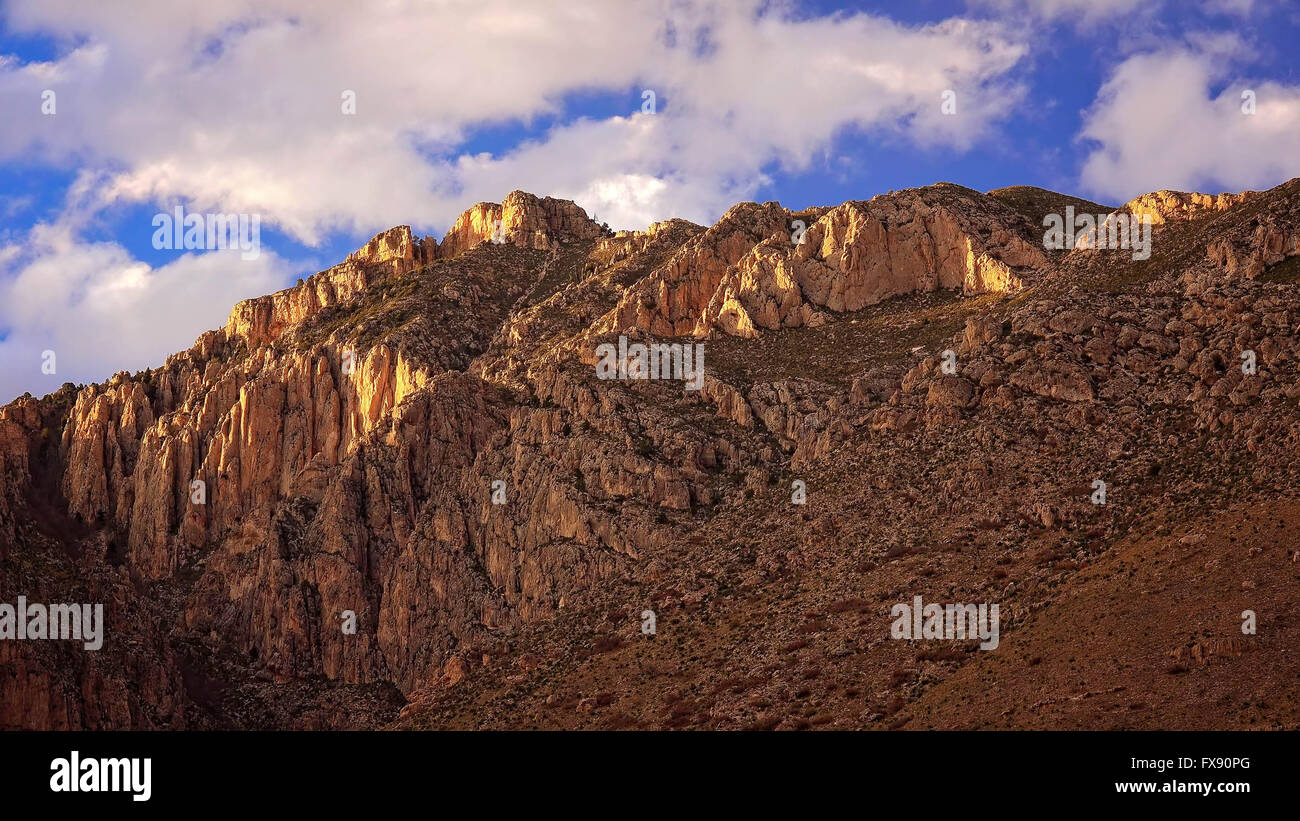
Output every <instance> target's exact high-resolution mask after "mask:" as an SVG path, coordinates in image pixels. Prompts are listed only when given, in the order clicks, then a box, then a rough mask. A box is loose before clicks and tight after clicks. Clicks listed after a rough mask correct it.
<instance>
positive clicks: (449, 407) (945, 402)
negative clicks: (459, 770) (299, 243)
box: [0, 180, 1300, 729]
mask: <svg viewBox="0 0 1300 821" xmlns="http://www.w3.org/2000/svg"><path fill="white" fill-rule="evenodd" d="M1067 205H1072V206H1073V207H1074V208H1075V209H1076V210H1078V209H1086V210H1087V211H1088V212H1090V213H1097V214H1104V213H1108V212H1109V211H1110V210H1111V209H1110V208H1108V207H1104V206H1100V205H1097V204H1095V203H1090V202H1088V201H1086V200H1081V199H1077V198H1074V197H1068V196H1066V195H1061V194H1055V193H1054V192H1048V191H1043V190H1041V189H1031V188H1028V187H1016V188H1008V189H999V190H997V191H993V192H989V193H988V194H983V193H980V192H977V191H974V190H972V189H968V188H964V187H962V186H959V185H953V184H950V183H939V184H936V185H933V186H927V187H925V188H920V189H909V190H905V191H897V192H890V193H888V194H884V195H880V196H876V197H873V198H872V199H870V200H863V201H851V202H846V203H843V204H841V205H838V206H835V207H830V208H818V209H810V210H807V211H804V212H799V213H797V214H796V213H794V212H791V211H789V210H787V209H785V208H783V207H782V206H780V205H779V204H778V203H772V202H769V203H762V204H758V203H742V204H739V205H736V206H734V207H733V208H731V209H730V210H729V211H728V212H727V213H726V214H725V215H723V217H722V218H721V219H720V220H718V222H717V223H715V224H713V225H711V226H700V225H696V224H693V223H690V222H687V221H684V220H668V221H665V222H660V223H655V224H654V225H651V226H649V227H648V228H647V230H645V231H643V232H620V233H617V234H614V233H611V232H609V231H607V230H606V229H604V228H603V227H602V226H600V225H598V224H596V223H595V222H593V221H592V220H590V219H588V217H587V215H586V214H585V213H584V212H583V211H582V209H580V208H579V207H578V206H576V205H575V204H573V203H571V202H568V201H563V200H556V199H552V198H542V197H536V196H533V195H530V194H526V193H523V192H513V193H511V194H510V195H509V196H508V197H506V198H505V200H503V202H502V203H499V204H497V203H481V204H479V205H476V206H475V207H474V208H472V209H470V210H469V211H466V212H465V214H464V215H462V216H461V218H460V219H459V220H458V221H457V222H456V224H455V225H454V226H453V228H452V229H451V230H450V231H449V232H448V234H447V236H446V237H444V238H443V239H442V240H441V242H439V241H436V240H434V239H433V238H429V237H425V238H418V237H415V236H413V235H412V234H411V231H410V229H409V228H406V227H404V226H403V227H397V228H393V229H391V230H389V231H386V232H384V233H383V234H380V235H379V236H377V237H376V238H375V239H374V240H372V241H371V242H370V243H368V244H367V245H366V246H365V247H363V248H362V249H360V250H359V251H358V252H357V253H355V254H353V255H351V256H350V257H349V258H348V259H347V260H345V261H343V262H341V263H340V264H339V265H337V266H335V267H333V268H330V269H329V270H326V271H322V272H320V273H318V274H316V275H314V276H312V277H310V278H308V279H306V280H305V281H303V282H302V283H301V284H300V285H298V286H296V287H294V288H290V289H287V290H285V291H281V292H279V293H276V294H272V295H269V296H264V297H259V298H257V299H251V300H247V301H245V302H242V303H240V304H239V305H237V306H235V307H234V309H233V310H232V312H231V315H230V319H229V321H228V322H227V324H226V325H225V326H224V327H223V328H219V329H215V330H212V331H209V332H207V333H205V334H203V335H202V336H200V337H199V339H198V340H197V341H196V343H195V345H194V347H192V348H191V349H190V350H188V351H184V352H180V353H177V354H175V355H173V356H172V357H170V358H168V359H167V361H166V362H165V363H164V364H163V365H162V366H161V367H159V368H156V369H153V370H150V371H146V372H142V373H139V374H135V375H131V374H126V373H119V374H117V375H114V376H113V377H112V378H110V379H109V380H107V381H106V382H103V383H100V384H95V385H89V386H86V387H85V388H83V389H80V390H77V389H76V388H75V387H74V386H65V388H63V389H62V390H60V391H58V392H56V393H53V394H51V395H49V396H46V397H44V398H40V399H37V398H31V397H24V398H21V399H19V400H16V401H15V402H13V403H11V404H9V405H7V406H5V407H4V408H3V409H0V601H3V602H13V601H14V600H16V598H17V597H18V596H20V595H22V596H26V598H27V599H28V600H30V601H46V602H64V601H67V602H72V601H77V602H89V601H94V602H103V603H104V604H105V611H106V620H107V638H106V640H105V644H104V647H103V649H102V650H99V651H95V652H84V651H82V649H81V647H80V645H77V644H72V643H67V642H62V643H60V642H30V641H29V642H8V641H6V642H0V728H4V729H17V728H36V729H48V728H89V729H105V728H166V729H179V728H267V727H273V728H326V727H345V728H372V727H394V728H404V729H413V728H488V727H491V728H523V727H538V728H647V729H650V728H727V729H739V728H781V729H800V728H810V727H828V728H879V729H898V728H907V729H914V728H967V727H972V728H974V727H1005V728H1044V727H1062V728H1066V727H1069V728H1075V727H1080V728H1083V727H1089V728H1093V727H1096V728H1101V727H1105V728H1121V727H1123V728H1153V729H1154V728H1214V729H1239V728H1290V729H1295V728H1297V727H1300V719H1298V718H1297V716H1298V712H1297V711H1298V709H1300V704H1298V703H1297V694H1296V692H1295V688H1294V682H1295V680H1296V677H1297V675H1298V674H1300V668H1297V664H1298V663H1300V652H1298V651H1300V643H1298V640H1300V634H1297V632H1296V630H1297V626H1296V624H1295V622H1294V619H1293V618H1292V617H1291V614H1292V613H1294V612H1296V609H1297V605H1298V604H1300V585H1297V584H1296V581H1297V579H1300V563H1298V561H1297V559H1298V557H1300V551H1297V546H1296V545H1294V544H1292V543H1291V542H1290V541H1289V540H1288V538H1287V534H1289V533H1290V532H1292V530H1293V529H1294V527H1295V526H1296V525H1297V524H1300V504H1298V503H1297V499H1296V493H1295V490H1294V489H1295V488H1296V487H1297V472H1298V468H1297V467H1296V460H1295V458H1294V454H1296V453H1297V452H1300V439H1298V437H1300V427H1297V425H1298V423H1300V413H1298V412H1297V407H1296V400H1297V399H1300V372H1298V371H1297V362H1300V336H1297V335H1296V332H1295V323H1296V319H1297V317H1300V293H1298V292H1297V290H1296V284H1295V283H1296V280H1297V277H1296V275H1295V271H1296V270H1297V268H1296V266H1297V264H1298V263H1297V260H1296V256H1297V253H1298V252H1300V180H1292V181H1291V182H1289V183H1286V184H1284V185H1282V186H1279V187H1277V188H1275V189H1272V190H1270V191H1266V192H1258V193H1247V194H1242V195H1220V196H1217V197H1211V196H1205V195H1199V194H1183V193H1179V192H1168V191H1161V192H1155V193H1152V194H1148V195H1145V196H1144V197H1140V198H1138V199H1136V200H1134V201H1133V202H1131V203H1128V204H1127V205H1126V206H1123V208H1124V210H1125V211H1127V212H1129V213H1133V214H1136V215H1149V216H1151V217H1152V222H1153V223H1154V227H1153V234H1152V243H1151V256H1150V258H1149V259H1145V260H1137V259H1134V258H1133V255H1131V254H1130V252H1129V251H1128V250H1110V249H1100V250H1098V249H1090V248H1076V249H1074V250H1062V251H1052V250H1045V249H1044V245H1043V231H1044V229H1043V227H1042V226H1043V222H1042V218H1043V216H1044V215H1045V214H1046V213H1050V212H1054V211H1056V210H1058V209H1059V210H1063V209H1064V208H1065V206H1067ZM796 219H797V220H801V221H803V222H804V223H805V224H806V225H805V230H804V231H803V232H802V233H801V235H800V236H799V237H798V240H797V241H796V238H795V237H793V236H792V226H791V223H792V222H793V221H794V220H796ZM498 222H499V223H500V231H499V232H498V231H497V229H496V224H497V223H498ZM620 337H623V338H624V339H623V341H622V343H620ZM653 342H659V343H676V344H679V345H683V346H703V351H704V353H703V371H702V380H701V382H700V384H699V385H698V389H691V388H690V387H684V385H683V380H680V379H673V378H668V379H649V380H637V379H603V378H600V376H599V372H600V367H601V361H602V354H601V350H602V348H601V346H603V345H608V346H611V347H617V346H619V345H620V344H622V345H623V346H624V348H626V347H627V346H628V345H635V344H637V343H644V344H649V343H653ZM696 350H699V349H698V347H697V348H696ZM1243 352H1251V353H1252V354H1253V357H1254V358H1253V361H1254V363H1255V368H1254V370H1253V372H1251V373H1246V372H1245V371H1244V369H1243V368H1242V367H1241V365H1242V363H1243V361H1244V360H1243V358H1242V355H1243ZM697 362H698V360H697ZM1098 480H1100V481H1101V482H1104V483H1105V489H1106V498H1105V504H1097V503H1095V502H1094V500H1095V498H1096V496H1095V492H1096V488H1097V485H1096V482H1097V481H1098ZM196 481H198V482H201V483H202V485H201V487H202V491H203V492H202V494H201V498H202V502H201V503H196V502H195V501H194V500H195V498H196V497H195V494H194V488H195V485H194V484H192V483H194V482H196ZM796 482H802V483H804V485H805V486H806V502H805V503H803V504H795V503H794V502H792V494H793V493H795V492H796V491H795V490H794V484H795V483H796ZM914 596H922V597H923V598H924V599H925V600H926V601H927V602H949V603H951V602H986V603H996V604H998V606H999V608H1000V614H1001V615H1000V619H1001V621H1000V631H1001V638H1000V643H999V645H998V647H997V648H996V649H991V650H981V649H978V646H977V645H978V644H979V642H978V640H966V641H957V642H953V641H942V640H924V639H913V640H897V639H893V638H891V637H890V629H891V622H892V621H893V619H892V617H891V608H893V607H894V606H895V605H896V604H898V603H902V602H911V601H912V600H913V597H914ZM647 610H648V611H652V613H653V614H654V622H655V632H654V633H653V635H651V634H647V633H644V632H643V629H642V628H643V624H644V623H645V616H644V613H645V611H647ZM1245 610H1251V611H1254V612H1255V613H1256V614H1257V619H1258V627H1257V632H1256V633H1254V634H1243V632H1242V630H1241V625H1242V613H1243V611H1245ZM347 611H350V612H351V613H353V614H355V617H356V630H355V632H348V631H347V630H345V629H344V624H345V623H346V622H347V621H348V617H347V616H346V615H345V614H346V612H347Z"/></svg>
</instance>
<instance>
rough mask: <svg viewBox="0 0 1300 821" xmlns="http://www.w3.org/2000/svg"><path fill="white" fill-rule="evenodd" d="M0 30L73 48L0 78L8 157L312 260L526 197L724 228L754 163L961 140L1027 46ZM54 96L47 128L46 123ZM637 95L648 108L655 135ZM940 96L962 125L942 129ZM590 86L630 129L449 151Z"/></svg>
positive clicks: (494, 1)
mask: <svg viewBox="0 0 1300 821" xmlns="http://www.w3.org/2000/svg"><path fill="white" fill-rule="evenodd" d="M123 5H126V6H128V7H131V8H130V9H129V10H128V9H125V8H123ZM8 22H9V25H10V26H12V27H14V28H16V29H18V30H21V31H29V32H42V33H53V34H55V35H57V36H60V37H64V38H67V40H68V42H77V43H80V44H81V45H79V46H78V47H77V48H75V49H73V50H71V51H70V52H69V53H68V54H66V55H65V56H63V57H61V58H60V59H58V60H57V61H54V62H52V63H39V64H22V65H18V64H15V63H13V62H12V61H11V62H10V63H8V64H6V65H4V66H0V104H3V105H4V106H5V107H7V108H8V107H12V108H13V110H30V111H31V112H32V116H29V117H20V118H18V119H17V121H16V122H15V123H13V127H12V128H7V129H6V131H5V134H4V135H3V136H0V158H5V157H8V158H13V157H19V156H25V155H29V154H31V153H32V152H38V153H39V154H40V155H41V156H42V157H44V158H47V159H51V160H59V159H67V158H74V157H75V158H80V159H83V160H85V161H89V162H92V163H96V164H98V165H100V166H102V167H105V168H112V169H114V170H115V173H114V174H113V175H112V177H111V179H109V180H108V181H107V182H106V183H105V185H104V186H103V188H102V190H101V191H100V192H99V193H100V196H101V198H102V199H103V200H104V202H106V203H111V202H115V201H122V200H128V201H154V202H162V201H170V200H173V199H177V198H182V199H186V200H187V201H189V202H191V203H192V204H193V206H194V207H195V208H197V209H203V210H214V209H218V208H219V209H221V210H226V211H239V212H257V213H261V214H262V215H263V218H264V220H266V221H267V222H269V223H275V224H277V225H279V226H281V227H283V228H284V229H285V230H287V231H288V232H290V233H291V234H292V235H293V236H295V237H296V238H299V239H301V240H303V241H305V242H307V243H315V242H317V241H318V240H319V239H320V238H321V237H322V235H323V232H325V231H328V230H330V229H342V230H344V231H349V232H354V233H366V232H373V231H377V230H381V229H383V228H385V227H388V226H390V225H392V224H396V223H401V222H413V223H415V224H416V227H417V228H421V229H426V230H433V229H437V230H445V228H446V227H447V226H448V224H449V223H450V222H451V221H452V220H453V219H454V218H455V216H456V214H458V213H459V212H460V211H461V210H463V209H464V208H465V207H467V206H468V205H471V204H472V203H473V201H475V200H476V199H499V198H500V197H501V196H503V195H504V194H505V193H506V192H508V191H510V190H511V189H513V188H517V187H523V188H528V189H530V190H535V191H536V193H542V194H553V193H555V194H569V195H572V196H577V197H592V198H593V199H592V200H591V201H589V202H584V203H581V204H584V205H589V206H591V207H593V208H596V209H598V210H601V211H603V212H604V213H605V214H606V215H607V216H608V217H609V218H610V222H611V224H614V225H616V227H639V224H644V221H645V220H646V219H647V218H651V217H652V218H662V217H666V216H670V215H674V214H677V213H692V214H695V215H696V216H699V217H705V216H708V215H709V214H712V215H713V216H716V212H717V210H718V209H719V208H720V207H725V205H726V204H730V203H729V202H728V200H729V199H734V197H735V196H736V195H738V194H739V195H744V194H746V193H751V192H753V191H754V190H756V188H757V187H758V186H759V185H761V184H762V182H763V181H764V176H763V171H764V168H766V167H768V166H770V165H772V164H773V163H776V164H779V165H780V166H782V167H791V168H800V167H803V166H804V165H805V164H806V163H807V162H808V161H809V159H810V158H811V157H812V156H814V155H815V154H816V153H817V152H819V151H820V150H822V149H823V148H824V146H825V145H826V144H827V143H828V142H829V141H831V140H832V139H833V138H834V137H835V135H836V134H837V133H839V132H841V131H842V130H843V129H848V128H858V129H880V130H882V131H888V132H892V133H897V134H898V135H901V136H902V137H904V138H906V139H910V140H914V141H918V142H922V143H926V144H931V145H938V146H952V147H956V148H958V149H965V148H969V147H970V146H971V145H972V144H973V142H974V141H976V140H978V139H980V138H981V137H984V136H986V135H987V134H988V131H989V127H990V124H991V123H992V122H993V121H994V120H995V119H997V118H999V117H1001V116H1004V115H1005V112H1006V111H1007V110H1008V103H1014V101H1015V100H1016V99H1017V98H1018V96H1019V90H1018V88H1017V87H1016V86H1015V84H1014V83H1012V82H1011V81H1009V80H1008V79H1007V75H1008V72H1009V71H1010V69H1011V68H1012V67H1013V66H1014V65H1015V63H1016V62H1017V61H1018V60H1019V59H1020V58H1021V57H1022V56H1023V54H1024V48H1023V46H1021V45H1020V44H1018V43H1015V42H1012V41H1009V40H1008V39H1007V38H1006V37H1005V36H1003V35H1002V34H1001V32H1000V29H999V28H998V27H997V26H996V25H995V24H993V23H987V22H985V23H972V22H964V21H959V20H953V21H948V22H945V23H941V24H937V25H931V26H924V27H908V26H902V25H899V24H896V23H893V22H891V21H890V20H888V19H885V18H881V17H874V16H868V15H865V14H854V15H836V16H833V17H820V18H816V17H814V18H796V17H795V16H793V13H792V12H791V10H790V9H789V8H786V7H785V6H783V5H781V4H759V3H757V2H743V3H731V2H728V3H676V4H664V3H661V2H650V1H649V0H639V1H637V2H630V3H619V4H611V3H608V2H603V0H572V1H571V2H565V3H562V4H556V3H550V2H532V3H529V2H520V0H473V2H449V3H436V4H433V3H430V4H398V3H392V4H358V3H353V2H307V1H306V0H257V2H252V0H231V1H230V2H226V3H221V4H204V6H203V8H202V9H200V10H198V11H195V10H194V9H193V8H189V7H186V4H174V3H167V2H155V0H147V1H146V0H136V2H133V3H127V4H114V5H113V7H111V8H109V7H102V8H101V7H99V6H94V7H92V8H90V9H86V8H85V7H84V4H82V3H77V2H74V0H17V2H14V3H11V5H10V12H9V18H8ZM46 88H48V89H51V90H54V91H55V92H56V93H57V94H58V98H57V101H58V114H57V115H56V116H55V117H40V116H37V111H38V107H39V94H40V92H41V91H42V90H43V89H46ZM641 88H648V89H653V90H654V91H655V92H656V94H657V95H658V99H659V100H660V101H662V103H661V106H660V108H659V110H658V111H657V112H656V113H655V114H654V115H653V116H652V117H651V116H644V117H643V116H642V115H640V114H639V113H638V109H639V108H640V103H641V98H640V89H641ZM946 89H953V90H954V91H956V93H957V94H958V98H957V99H958V116H941V115H940V113H939V96H940V94H941V93H942V92H943V91H944V90H946ZM345 91H351V92H354V93H355V95H356V114H355V115H352V116H348V115H344V114H343V113H342V110H341V109H342V106H341V97H342V94H343V93H344V92H345ZM593 91H595V92H604V93H608V94H622V95H627V97H628V107H627V113H626V116H622V117H613V118H608V119H604V120H599V121H594V122H573V121H564V122H561V123H560V124H559V125H558V126H556V127H555V128H553V129H552V130H551V131H550V132H549V133H548V134H546V135H545V136H544V137H543V138H542V139H540V141H538V142H533V143H529V144H526V145H523V146H518V147H508V148H506V149H504V150H502V151H499V152H498V153H497V154H496V155H495V156H492V157H487V158H484V157H476V156H468V155H466V154H465V153H463V146H464V145H465V143H466V140H467V138H468V137H470V136H472V134H473V133H474V129H476V128H478V127H480V126H483V125H485V124H502V123H524V124H527V123H530V122H535V121H537V118H539V117H543V116H554V115H561V114H563V112H564V107H565V100H566V97H567V96H568V95H571V94H574V93H579V92H582V93H590V92H593ZM623 192H628V193H632V194H633V199H631V200H630V201H627V205H626V206H624V205H623V204H622V203H623V202H625V201H624V200H623V199H622V197H621V194H622V193H623ZM632 221H637V223H638V224H637V225H633V224H627V223H631V222H632Z"/></svg>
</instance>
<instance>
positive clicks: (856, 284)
mask: <svg viewBox="0 0 1300 821" xmlns="http://www.w3.org/2000/svg"><path fill="white" fill-rule="evenodd" d="M799 216H800V215H796V214H794V213H792V212H789V211H786V210H785V209H783V208H781V207H780V206H779V205H777V204H776V203H765V204H763V205H761V206H760V205H754V204H752V203H750V204H745V205H739V206H736V207H735V208H733V209H731V211H729V212H727V214H726V215H725V216H724V217H723V218H722V220H721V221H719V222H718V224H717V225H715V226H714V227H712V228H710V229H709V230H708V231H706V232H704V233H703V234H702V235H700V236H699V237H697V238H696V239H695V240H693V241H692V242H691V243H688V245H687V246H686V247H684V248H683V249H682V250H681V251H680V252H678V255H677V256H676V257H675V258H674V259H673V260H672V261H671V262H670V263H669V264H668V265H666V266H664V267H663V268H661V269H660V270H659V271H657V272H656V273H655V275H654V276H653V277H651V278H650V279H649V280H648V281H646V282H645V283H643V285H642V286H641V287H640V288H637V289H634V290H633V291H632V292H630V293H629V294H628V295H627V296H626V297H624V299H623V301H622V303H621V304H620V305H619V308H618V309H617V310H616V312H615V313H614V315H613V316H612V317H610V318H609V320H608V321H607V322H606V323H605V327H606V328H608V329H609V330H611V331H613V330H625V329H629V328H637V329H641V330H645V331H649V332H650V333H652V334H659V335H665V336H676V335H681V334H687V333H689V334H692V335H694V336H696V337H702V336H707V335H710V334H712V333H714V332H716V331H720V332H722V333H726V334H729V335H732V336H740V337H745V338H753V337H756V336H758V334H759V332H760V329H767V330H777V329H780V328H795V327H801V326H804V325H812V326H816V325H820V324H823V323H824V322H826V321H827V318H828V317H827V315H826V314H825V312H824V311H822V310H821V309H823V308H824V309H827V310H830V311H834V312H836V313H843V312H846V311H857V310H861V309H862V308H865V307H867V306H869V305H874V304H876V303H878V302H880V301H881V300H883V299H887V298H889V297H893V296H899V295H902V294H908V293H914V292H918V291H919V292H929V291H934V290H938V289H961V290H962V291H963V293H966V294H979V293H989V292H1010V291H1015V290H1018V289H1019V288H1021V287H1022V286H1023V284H1024V281H1023V279H1022V277H1025V276H1029V273H1030V271H1031V270H1032V269H1033V268H1034V267H1037V266H1042V265H1045V264H1046V258H1045V257H1044V255H1043V253H1042V251H1040V250H1038V249H1037V248H1036V247H1034V246H1033V245H1031V244H1030V243H1029V242H1027V241H1026V240H1025V239H1024V237H1023V236H1022V233H1023V231H1024V230H1025V229H1026V226H1025V225H1024V221H1023V219H1022V218H1021V217H1020V216H1019V215H1017V214H1015V213H1014V212H1012V211H1011V209H1009V208H1007V207H1006V206H1004V205H1002V204H1001V203H1000V202H998V201H996V200H994V199H992V198H990V197H987V196H984V195H981V194H979V193H978V192H975V191H971V190H969V189H965V188H961V187H960V186H955V185H948V184H941V185H936V186H931V187H930V188H927V189H914V190H908V191H901V192H897V193H893V194H888V195H883V196H879V197H876V198H874V199H872V200H871V201H870V202H866V203H860V202H852V203H845V204H844V205H841V206H839V207H838V208H833V209H827V210H824V211H820V212H819V213H810V214H804V215H803V216H806V217H808V219H807V220H798V217H799ZM814 217H815V219H814ZM796 220H798V221H797V222H796ZM809 223H811V224H809ZM792 225H794V226H796V228H795V230H793V231H792V229H791V226H792ZM800 225H802V226H804V229H803V230H802V231H799V230H798V226H800ZM796 238H797V239H796Z"/></svg>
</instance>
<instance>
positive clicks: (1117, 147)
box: [1081, 38, 1300, 201]
mask: <svg viewBox="0 0 1300 821" xmlns="http://www.w3.org/2000/svg"><path fill="white" fill-rule="evenodd" d="M1239 51H1240V44H1239V43H1238V42H1237V41H1236V40H1235V39H1234V38H1202V39H1201V40H1199V41H1198V47H1187V48H1175V49H1169V50H1165V51H1160V52H1156V53H1149V54H1141V55H1137V56H1134V57H1130V58H1129V59H1127V60H1125V61H1124V62H1123V63H1121V64H1120V65H1119V66H1118V67H1117V68H1116V69H1115V70H1114V72H1113V73H1112V74H1111V75H1110V77H1109V78H1108V79H1107V81H1106V82H1105V84H1104V85H1103V86H1102V87H1101V90H1100V91H1099V93H1098V95H1097V98H1096V101H1095V102H1094V103H1093V105H1092V107H1091V108H1090V109H1089V110H1088V111H1087V112H1086V114H1085V117H1084V124H1083V128H1082V131H1081V136H1082V138H1083V139H1084V140H1085V141H1090V142H1086V143H1085V145H1090V146H1091V147H1090V148H1089V153H1088V156H1087V159H1086V160H1085V162H1084V165H1083V170H1082V175H1081V177H1082V182H1083V185H1084V186H1085V188H1087V189H1088V191H1089V192H1091V193H1093V194H1095V195H1098V196H1099V197H1101V198H1109V199H1113V200H1121V201H1122V200H1127V199H1129V198H1131V197H1133V196H1135V195H1137V194H1141V193H1145V192H1147V191H1152V190H1156V189H1160V188H1175V189H1183V190H1203V191H1210V192H1215V193H1217V192H1219V191H1225V190H1227V191H1239V190H1243V189H1248V188H1268V187H1271V186H1273V185H1276V184H1277V183H1278V181H1280V180H1285V179H1289V178H1290V177H1293V176H1296V175H1300V86H1295V85H1286V84H1282V83H1277V82H1272V81H1252V80H1248V79H1244V78H1241V77H1235V76H1234V77H1229V76H1227V71H1226V68H1225V67H1226V66H1228V65H1230V63H1229V62H1228V61H1227V60H1226V59H1225V58H1226V57H1227V56H1228V55H1230V54H1232V53H1236V52H1239ZM1245 92H1251V93H1253V95H1254V110H1255V113H1254V114H1249V113H1246V111H1247V109H1248V108H1249V106H1247V105H1246V99H1245V98H1243V94H1244V93H1245Z"/></svg>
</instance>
